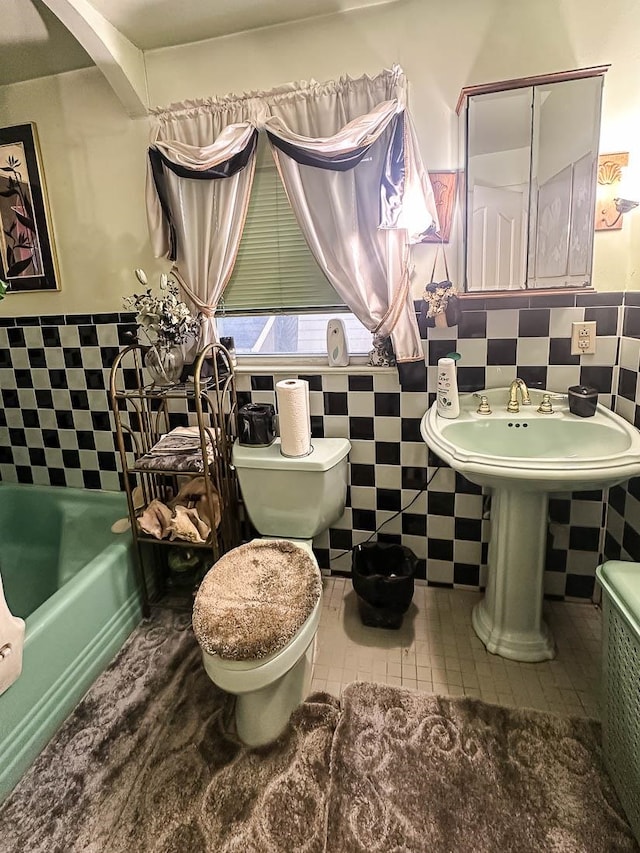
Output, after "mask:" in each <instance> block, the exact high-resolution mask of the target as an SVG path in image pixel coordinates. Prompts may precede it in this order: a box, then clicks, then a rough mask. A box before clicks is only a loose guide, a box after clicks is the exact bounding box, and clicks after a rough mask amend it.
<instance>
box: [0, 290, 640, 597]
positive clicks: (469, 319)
mask: <svg viewBox="0 0 640 853" xmlns="http://www.w3.org/2000/svg"><path fill="white" fill-rule="evenodd" d="M623 310H625V309H623V307H622V294H619V293H612V294H582V295H577V296H576V295H573V294H557V295H553V296H535V297H528V296H522V297H516V298H515V299H514V298H509V299H506V298H500V297H498V298H493V299H490V298H486V299H474V300H468V301H466V302H465V310H464V312H463V316H462V321H461V323H460V325H459V326H458V327H455V328H452V329H432V328H430V329H427V328H426V327H424V325H422V328H421V332H422V336H423V344H424V348H425V354H426V356H427V361H428V366H427V369H426V370H425V371H423V374H424V375H423V376H422V373H420V375H419V376H418V378H417V380H415V379H414V383H413V385H412V388H415V389H416V390H411V391H406V390H405V391H401V389H400V386H399V384H398V379H397V376H396V373H395V371H368V370H367V369H365V368H357V367H356V368H354V369H353V371H352V372H350V373H337V372H322V373H313V372H312V371H311V370H310V372H309V373H305V374H295V375H296V376H297V375H300V376H303V377H304V378H305V379H307V380H308V381H309V385H310V393H311V419H312V430H313V435H314V436H323V435H324V436H347V437H349V439H350V440H351V442H352V446H353V450H352V453H351V457H350V482H349V493H348V505H347V509H346V511H345V514H344V516H343V518H342V519H340V521H339V522H338V523H337V524H336V525H335V527H333V528H331V529H330V530H329V531H327V532H326V533H325V534H324V535H323V536H322V537H320V538H319V539H318V541H317V542H316V543H315V544H316V548H317V553H318V557H319V562H320V564H321V566H323V567H325V568H331V569H332V570H333V571H334V572H338V573H348V572H349V571H350V563H351V554H350V551H351V548H352V547H353V546H354V545H356V544H358V543H359V542H363V541H364V540H365V539H367V538H369V537H370V536H371V535H372V534H373V533H374V531H375V530H377V529H378V528H379V527H380V525H381V524H382V523H383V522H387V523H386V524H385V525H384V526H383V527H382V529H381V531H380V532H379V533H378V534H377V538H378V539H379V540H381V541H388V542H401V543H403V544H405V545H407V546H408V547H410V548H411V549H412V550H413V551H414V553H415V554H416V556H417V557H418V560H419V570H418V576H419V577H422V578H426V579H427V580H428V581H429V583H432V584H444V585H455V586H461V587H467V588H477V587H479V586H482V585H483V583H484V571H485V565H486V551H487V545H486V543H487V538H488V531H489V524H490V521H489V517H490V501H489V499H488V497H487V496H485V495H483V494H482V492H481V490H480V489H478V488H477V487H476V486H474V485H472V484H471V483H468V482H467V481H466V480H464V478H462V477H460V476H458V475H456V474H455V472H454V471H453V470H451V469H450V468H448V467H447V466H445V465H443V464H442V463H441V462H440V460H438V459H437V458H436V457H433V456H431V455H430V454H429V453H428V451H427V448H426V446H425V444H424V442H423V441H422V439H421V437H420V432H419V424H420V418H421V417H422V415H423V414H424V411H425V409H426V407H427V405H429V404H430V403H431V402H433V399H434V395H433V393H432V391H431V390H429V392H427V384H428V387H429V389H433V388H434V387H435V369H436V364H437V360H438V358H439V357H440V356H442V355H444V354H446V353H448V352H451V351H454V350H455V351H457V352H459V353H460V354H461V356H462V358H461V360H460V362H458V379H459V385H460V388H461V390H463V391H465V390H477V389H479V388H481V387H490V386H494V387H496V386H501V385H508V383H509V382H510V381H511V379H512V378H514V377H515V376H516V375H518V376H521V377H522V378H523V379H524V380H525V381H526V382H527V383H528V384H529V385H530V386H531V387H548V388H550V389H553V390H556V391H564V390H566V388H567V387H568V386H569V385H574V384H577V383H579V382H582V383H586V384H590V385H595V386H596V387H597V388H598V390H599V391H600V399H601V401H602V402H604V403H605V404H607V405H617V406H618V408H620V407H622V408H624V405H625V401H628V402H629V403H630V404H631V400H630V399H628V398H627V397H626V396H625V395H626V394H630V393H631V378H630V376H628V375H627V373H625V370H626V371H632V370H635V371H636V373H637V370H638V358H639V356H640V341H631V342H630V343H629V341H628V340H627V337H630V336H631V334H632V332H631V331H630V330H631V329H633V328H634V326H633V322H634V317H633V314H634V313H635V311H637V312H638V314H640V307H638V308H637V309H635V311H634V306H633V305H629V307H627V308H626V313H625V315H624V317H623V316H622V314H623ZM583 319H590V320H596V321H597V323H598V326H597V333H598V350H597V353H596V355H593V356H583V357H582V358H578V357H575V356H571V355H570V352H569V349H570V348H569V336H570V329H571V322H572V321H574V320H577V321H580V320H583ZM131 321H132V316H131V315H130V314H126V315H123V314H106V315H105V314H102V315H86V316H78V315H75V316H67V317H42V318H38V317H23V318H18V319H17V320H12V319H8V320H7V319H5V320H4V321H0V393H1V395H2V403H3V406H2V410H1V411H0V476H1V477H2V478H3V479H6V480H13V481H15V480H18V481H20V482H34V483H42V484H49V483H51V484H54V485H69V486H80V487H83V486H84V487H86V488H105V489H119V488H120V475H119V459H118V457H117V454H116V452H115V448H114V443H113V423H112V419H111V415H110V412H109V404H108V399H107V394H106V388H107V384H108V376H109V367H110V365H111V362H112V360H113V357H114V356H115V353H116V352H117V349H118V347H119V346H120V345H121V344H123V343H125V342H126V341H127V339H126V334H127V333H128V332H129V331H131V330H132V329H133V326H132V322H131ZM420 322H421V324H423V321H422V320H421V321H420ZM623 322H624V324H625V329H624V332H625V337H624V338H620V334H621V332H622V323H623ZM639 325H640V323H639ZM639 337H640V335H639ZM619 341H621V343H622V348H621V353H622V354H623V356H624V359H623V361H621V370H620V379H618V367H617V364H618V346H619ZM632 344H638V350H636V351H635V367H633V366H632V363H633V358H634V357H633V355H632V354H631V353H630V351H628V350H629V346H631V345H632ZM625 348H626V349H625ZM421 377H422V378H421ZM281 378H282V374H278V375H275V376H274V375H272V374H268V373H264V372H259V371H257V370H256V372H255V373H253V374H252V375H248V374H246V373H244V374H241V375H239V377H238V389H239V395H240V400H241V401H242V402H247V401H249V400H253V401H254V402H273V403H275V390H274V388H275V382H276V381H278V379H281ZM633 391H634V393H635V386H634V389H633ZM616 394H619V395H621V396H619V397H616ZM634 399H635V400H637V401H638V402H639V403H640V397H637V396H636V397H635V398H634ZM637 411H638V410H637V409H635V411H634V413H633V417H632V418H631V419H632V420H633V419H634V417H637V415H636V412H637ZM622 413H623V414H625V416H628V412H625V411H623V412H622ZM636 422H637V420H636ZM427 483H428V487H427ZM421 490H424V491H421ZM623 494H624V504H625V505H626V506H627V508H628V509H629V510H630V511H633V512H634V513H635V511H636V509H637V507H635V506H633V501H635V497H634V495H633V493H632V492H631V491H624V493H623ZM616 495H617V498H616ZM615 500H617V503H616V506H617V507H618V509H617V510H616V509H613V510H612V509H611V508H612V507H613V505H614V501H615ZM622 503H623V501H622V500H621V498H620V495H619V494H618V492H617V491H616V490H612V498H611V501H610V506H609V510H610V512H609V515H610V517H613V515H614V513H615V512H618V514H619V516H620V518H621V519H623V522H622V523H623V524H624V525H625V526H626V527H629V529H630V530H634V531H635V530H636V529H637V530H638V531H639V532H638V533H635V532H634V533H633V534H631V533H627V542H628V544H630V543H631V538H632V537H636V538H638V545H639V547H638V557H637V558H638V559H640V520H639V523H638V524H636V525H635V527H634V526H633V522H632V521H629V520H628V519H627V518H626V516H625V511H626V510H625V507H622V514H621V513H620V512H619V510H620V507H621V504H622ZM606 509H607V503H606V499H603V495H602V494H601V493H600V492H597V493H592V492H588V493H580V494H574V495H554V497H553V499H552V500H551V502H550V524H549V539H548V554H547V572H546V575H545V589H546V592H547V594H548V595H550V596H553V597H565V596H568V597H578V598H584V597H589V596H590V595H591V594H592V592H593V585H594V571H595V567H596V565H597V564H598V562H599V561H600V559H601V556H602V554H603V552H605V545H604V539H605V534H604V517H605V511H606ZM397 513H399V514H397ZM626 527H625V529H626ZM619 528H620V523H619V522H618V527H617V528H616V527H615V523H614V525H613V527H611V525H610V530H609V531H608V533H607V543H608V545H611V544H612V543H613V542H615V541H620V543H621V542H622V540H621V539H618V540H616V536H618V535H619ZM625 547H626V546H625ZM627 552H628V553H629V554H632V553H633V551H632V550H629V549H627ZM607 553H608V551H607Z"/></svg>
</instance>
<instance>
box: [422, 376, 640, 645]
mask: <svg viewBox="0 0 640 853" xmlns="http://www.w3.org/2000/svg"><path fill="white" fill-rule="evenodd" d="M514 388H515V383H514ZM546 393H548V394H549V395H550V397H551V403H552V406H553V412H552V413H551V414H542V413H540V412H538V411H537V409H538V407H539V406H540V404H541V403H542V399H543V395H544V394H546ZM529 394H530V397H531V405H529V406H523V405H522V403H520V411H519V412H518V413H517V414H512V413H510V412H507V411H506V408H507V402H508V400H509V396H510V389H508V388H492V389H489V390H487V391H480V392H478V393H477V394H462V395H460V415H459V417H458V418H456V419H454V420H452V419H447V418H443V417H441V416H440V415H439V414H438V413H437V410H436V406H435V404H434V405H433V406H432V407H431V408H430V409H429V411H428V412H427V413H426V414H425V416H424V417H423V419H422V423H421V425H420V430H421V433H422V437H423V438H424V440H425V441H426V443H427V445H428V446H429V447H430V448H431V450H433V452H434V453H436V454H437V455H438V456H439V457H440V458H441V459H442V460H444V462H446V463H448V464H449V465H450V466H451V467H452V468H453V469H454V470H456V471H459V472H460V473H461V474H463V475H464V476H465V477H466V478H467V479H468V480H471V482H472V483H477V484H478V485H480V486H483V487H489V488H490V490H491V511H490V515H491V528H490V534H489V551H488V558H487V581H486V588H485V595H484V598H483V599H482V600H481V601H480V602H478V604H476V606H475V607H474V609H473V614H472V623H473V627H474V630H475V632H476V634H477V635H478V637H480V639H481V640H482V642H483V643H484V644H485V646H486V648H487V650H488V651H489V652H492V653H493V654H497V655H501V656H502V657H505V658H509V659H511V660H519V661H529V662H534V661H542V660H548V659H549V658H553V657H554V655H555V643H554V641H553V637H552V636H551V633H550V631H549V629H548V628H547V626H546V625H545V623H544V620H543V618H542V600H543V592H544V571H545V553H546V541H547V517H548V502H549V492H568V491H576V490H585V489H603V488H605V487H607V486H613V485H616V484H617V483H622V482H624V481H625V480H628V479H629V478H630V477H636V476H639V475H640V434H639V433H638V430H636V428H635V427H633V426H632V425H631V424H629V423H627V421H625V420H624V419H623V418H621V417H620V416H619V415H616V414H615V413H614V412H611V411H609V409H607V408H605V407H604V406H597V408H596V413H595V414H594V415H593V416H592V417H589V418H581V417H578V416H577V415H573V414H572V413H571V412H570V411H569V404H568V398H567V397H566V395H561V394H554V393H552V392H546V391H537V390H531V391H530V392H529ZM482 395H485V396H486V397H487V400H488V402H489V406H490V408H491V414H479V413H478V408H479V405H480V397H481V396H482ZM517 396H520V400H521V399H522V394H521V391H520V390H519V389H518V392H517Z"/></svg>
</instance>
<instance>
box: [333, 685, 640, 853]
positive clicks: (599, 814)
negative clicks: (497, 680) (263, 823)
mask: <svg viewBox="0 0 640 853" xmlns="http://www.w3.org/2000/svg"><path fill="white" fill-rule="evenodd" d="M328 826H329V832H328V836H327V853H360V852H361V851H362V853H372V851H381V853H392V851H393V853H400V851H402V853H409V851H411V853H462V851H465V853H466V851H468V853H510V851H513V852H514V853H516V851H517V853H541V851H554V853H596V851H598V853H613V851H616V853H622V851H632V850H637V849H638V848H637V846H636V843H635V841H634V839H633V836H632V834H631V830H630V829H629V826H628V824H627V821H626V819H625V817H624V814H623V813H622V811H621V808H620V805H619V803H618V801H617V798H616V795H615V792H614V791H613V788H612V786H611V783H610V782H609V780H608V778H607V776H606V774H605V771H604V768H603V764H602V759H601V753H600V746H599V726H598V724H597V723H595V722H593V721H590V720H580V719H564V718H560V717H555V716H551V715H548V714H542V713H539V712H535V711H517V710H512V709H507V708H500V707H497V706H493V705H487V704H485V703H483V702H479V701H475V700H471V699H445V698H441V697H436V696H426V695H424V694H417V693H410V692H408V691H406V690H399V689H397V688H394V687H386V686H383V685H373V684H365V683H356V684H352V685H350V686H349V687H347V689H346V690H345V692H344V693H343V696H342V714H341V718H340V722H339V723H338V728H337V730H336V734H335V737H334V741H333V748H332V751H331V791H330V795H329V819H328Z"/></svg>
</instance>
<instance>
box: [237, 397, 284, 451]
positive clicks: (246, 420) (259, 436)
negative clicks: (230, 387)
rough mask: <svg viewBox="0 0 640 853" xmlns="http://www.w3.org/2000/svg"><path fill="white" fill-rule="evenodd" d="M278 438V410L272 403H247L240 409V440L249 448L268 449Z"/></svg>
mask: <svg viewBox="0 0 640 853" xmlns="http://www.w3.org/2000/svg"><path fill="white" fill-rule="evenodd" d="M275 437H276V410H275V408H274V407H273V406H272V405H271V404H270V403H247V404H246V405H244V406H242V407H241V408H240V409H238V440H239V442H240V444H243V445H246V446H248V447H268V446H269V445H270V444H273V442H274V441H275Z"/></svg>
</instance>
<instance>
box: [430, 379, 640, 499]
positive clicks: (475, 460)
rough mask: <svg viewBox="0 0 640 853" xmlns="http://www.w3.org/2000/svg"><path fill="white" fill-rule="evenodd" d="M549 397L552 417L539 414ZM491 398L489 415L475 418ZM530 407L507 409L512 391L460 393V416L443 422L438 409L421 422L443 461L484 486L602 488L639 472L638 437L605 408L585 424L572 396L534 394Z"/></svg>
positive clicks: (564, 489) (632, 429)
mask: <svg viewBox="0 0 640 853" xmlns="http://www.w3.org/2000/svg"><path fill="white" fill-rule="evenodd" d="M545 393H549V394H550V396H551V403H552V405H553V410H554V411H553V414H540V413H538V412H537V408H538V406H539V405H540V403H541V402H542V396H543V394H545ZM479 395H485V396H486V397H487V399H488V401H489V405H490V407H491V410H492V412H491V414H490V415H482V414H478V413H477V409H478V406H479V403H480V396H479ZM530 395H531V405H530V406H522V405H521V406H520V411H519V413H518V414H511V413H509V412H507V411H506V404H507V401H508V399H509V389H508V388H491V389H488V390H486V391H479V392H477V394H475V395H474V394H461V395H460V416H459V417H458V418H456V419H455V420H449V419H447V418H442V417H440V415H438V413H437V411H436V407H435V404H434V405H433V406H432V407H431V409H429V411H428V412H427V413H426V414H425V416H424V417H423V419H422V424H421V432H422V437H423V438H424V440H425V442H426V443H427V444H428V446H429V447H430V448H431V449H432V450H433V452H434V453H436V454H437V455H438V456H439V457H440V458H441V459H443V460H444V461H445V462H447V463H448V464H449V465H450V466H451V467H452V468H454V469H455V470H456V471H459V472H460V473H461V474H463V475H464V476H465V477H467V479H469V480H471V481H472V482H474V483H477V484H478V485H481V486H507V487H508V488H510V489H521V490H525V491H545V492H564V491H572V490H577V489H580V490H585V489H601V488H604V487H606V486H613V485H615V484H617V483H622V482H624V481H625V480H628V479H629V478H630V477H635V476H637V475H639V474H640V433H638V430H637V429H636V428H635V427H634V426H632V425H631V424H629V423H628V422H627V421H625V420H624V418H621V417H620V416H619V415H616V414H615V413H614V412H611V411H610V410H609V409H607V408H605V407H604V406H600V405H599V406H598V407H597V409H596V414H595V415H594V416H593V417H590V418H581V417H578V416H577V415H573V414H571V412H570V411H569V405H568V402H567V397H566V395H560V394H555V393H553V392H545V391H538V390H535V389H532V390H531V391H530Z"/></svg>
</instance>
